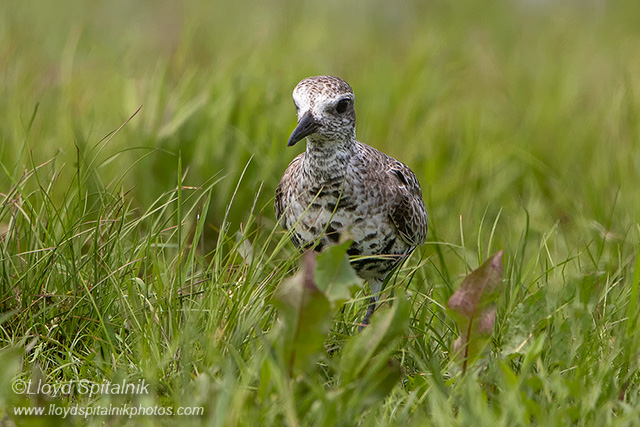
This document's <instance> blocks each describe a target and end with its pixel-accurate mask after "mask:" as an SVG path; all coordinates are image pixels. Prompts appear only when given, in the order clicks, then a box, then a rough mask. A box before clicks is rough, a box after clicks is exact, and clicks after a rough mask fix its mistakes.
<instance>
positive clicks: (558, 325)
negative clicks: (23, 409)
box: [0, 0, 640, 426]
mask: <svg viewBox="0 0 640 427" xmlns="http://www.w3.org/2000/svg"><path fill="white" fill-rule="evenodd" d="M425 3H428V4H422V2H419V1H407V2H400V3H397V2H395V3H388V2H382V1H372V2H367V3H366V4H365V3H364V2H338V1H333V0H331V1H328V2H323V3H321V4H320V3H312V2H310V1H299V2H295V1H293V0H292V1H285V0H278V1H274V2H257V3H256V2H248V1H244V0H241V1H239V2H225V3H222V2H218V3H216V4H210V3H208V2H204V1H190V2H184V3H178V2H170V1H159V2H126V1H111V2H100V3H98V2H94V3H91V4H89V3H88V2H72V1H68V2H62V3H61V2H55V4H54V2H37V1H36V2H18V1H13V0H9V1H6V2H2V4H0V117H1V118H2V119H1V120H0V166H1V167H2V170H1V171H0V193H1V194H0V234H2V237H0V305H1V312H2V314H0V342H1V343H2V344H1V345H2V347H3V348H2V350H0V366H2V367H3V369H2V372H1V373H0V420H2V423H5V424H8V425H14V424H15V425H32V424H31V423H35V422H37V423H39V424H40V425H60V424H61V423H69V424H77V425H83V424H84V423H85V422H86V421H85V419H83V418H81V417H75V418H69V419H66V420H62V419H61V418H59V417H39V418H37V417H17V416H14V415H13V408H14V407H16V406H25V405H26V406H42V405H46V406H48V405H49V404H52V403H53V404H55V405H59V406H62V407H71V406H73V405H75V404H78V405H80V406H83V407H87V406H90V405H94V404H102V405H107V406H108V405H109V404H113V405H121V404H124V403H129V404H131V405H132V406H137V405H143V406H154V405H161V406H164V407H179V406H203V407H204V408H205V414H204V416H202V417H179V418H176V417H134V418H131V419H129V418H127V417H109V418H102V417H90V418H89V419H88V421H89V422H91V423H92V424H97V423H100V422H105V423H106V424H107V425H122V424H125V423H128V424H131V425H155V424H157V423H164V424H167V425H169V424H174V423H176V422H180V423H183V424H184V425H200V424H207V425H236V424H242V425H256V424H263V425H273V424H276V425H280V424H288V425H296V424H301V425H315V424H322V425H334V424H336V425H355V424H360V425H371V424H382V425H425V424H426V425H430V424H432V425H442V426H449V425H505V426H512V425H528V424H536V425H544V426H547V425H567V424H576V425H640V421H639V420H640V395H639V394H640V387H639V385H640V375H639V374H640V371H639V369H640V366H639V362H638V360H639V356H640V334H639V333H638V332H637V331H638V329H639V326H640V325H639V313H640V307H639V305H638V298H639V297H638V287H639V286H640V211H639V210H640V193H639V192H638V183H640V59H639V58H640V27H638V26H637V22H636V21H637V20H636V17H637V16H638V13H639V12H640V10H639V9H640V7H639V6H638V5H639V4H638V3H637V2H634V1H626V2H624V1H622V2H591V3H592V4H586V5H585V4H579V3H578V2H569V4H562V3H567V2H557V3H558V4H556V2H533V1H514V2H508V3H507V2H498V1H488V2H473V1H463V2H453V3H451V2H445V1H436V2H425ZM574 3H575V4H574ZM318 74H334V75H338V76H341V77H343V78H344V79H346V80H347V81H348V82H349V83H350V84H351V85H352V87H353V88H354V90H355V93H356V106H357V112H358V128H357V132H358V139H360V140H361V141H363V142H366V143H368V144H370V145H373V146H375V147H376V148H379V149H381V150H383V151H385V152H387V153H388V154H390V155H393V156H394V157H396V158H398V159H400V160H402V161H404V162H405V163H407V164H408V165H409V166H411V168H412V169H413V170H414V171H415V173H416V175H417V177H418V179H419V180H420V182H421V184H422V188H423V193H424V198H425V202H426V204H427V209H428V211H429V220H430V224H429V234H428V239H427V240H428V241H427V243H426V244H425V245H424V246H423V247H422V248H420V249H419V250H418V251H416V252H415V254H414V256H412V258H411V260H410V261H408V262H407V263H406V264H405V265H404V267H403V268H402V269H401V270H400V271H399V272H398V274H397V276H396V277H395V280H394V282H393V288H392V292H390V293H388V294H387V295H386V296H387V297H388V299H389V301H390V302H389V303H385V304H384V307H383V308H382V310H381V311H380V312H379V313H377V315H376V316H374V319H375V318H376V317H377V318H378V319H379V320H378V323H377V325H376V324H374V325H372V327H371V328H370V329H369V331H367V332H366V333H367V334H368V335H366V336H365V337H364V338H361V336H362V335H359V334H358V333H357V322H358V321H359V320H360V319H361V318H362V316H363V314H364V311H365V309H366V300H365V299H364V295H363V294H362V293H355V294H354V295H353V297H352V298H351V299H349V300H347V301H346V302H345V303H344V304H337V305H336V304H334V305H333V306H332V307H333V308H332V311H331V322H330V327H329V330H328V332H327V333H326V334H325V337H324V348H323V349H322V350H321V351H320V353H318V354H315V358H314V359H313V362H312V363H310V364H308V365H304V366H300V367H298V366H296V368H295V369H294V370H293V371H292V369H291V364H290V363H289V362H288V361H287V359H286V358H284V356H283V355H287V354H289V353H288V352H290V351H291V348H289V347H287V344H286V342H287V341H286V340H285V338H283V337H286V336H288V335H287V334H288V333H289V332H290V331H288V329H287V328H290V327H291V325H288V324H287V323H286V322H282V321H279V320H278V319H283V318H286V317H285V316H282V313H280V315H279V314H278V311H277V310H276V308H275V306H276V305H277V304H276V303H274V300H273V299H272V297H273V295H274V291H275V290H276V288H278V286H279V285H280V284H281V283H283V281H284V280H285V279H286V278H288V277H291V276H292V275H294V274H295V272H296V271H297V268H298V265H299V262H298V255H297V253H296V251H295V249H294V248H293V246H292V245H291V244H290V243H289V242H288V240H287V236H286V234H285V233H284V232H283V231H282V230H280V229H279V228H278V227H277V226H276V224H275V221H274V214H273V208H272V201H273V193H274V190H275V186H276V185H277V183H278V180H279V178H280V176H281V175H282V172H283V171H284V169H285V168H286V166H287V164H288V162H289V161H290V160H291V159H292V158H293V157H294V156H295V155H296V154H297V153H299V152H300V151H301V150H302V149H304V148H303V147H304V144H299V146H296V148H295V149H287V148H286V141H287V138H288V135H289V133H290V132H291V130H292V129H293V127H294V123H295V114H294V108H293V104H292V102H291V95H290V94H291V90H292V89H293V87H294V86H295V84H296V83H297V82H298V81H299V80H301V79H302V78H304V77H307V76H310V75H318ZM140 106H142V108H141V109H140V110H139V111H138V112H137V114H134V113H136V111H137V110H138V109H139V108H140ZM132 115H133V117H132V118H131V116H132ZM130 118H131V119H130ZM129 119H130V120H129ZM499 249H503V250H504V259H503V262H504V278H505V283H504V291H503V294H502V295H501V297H500V301H499V309H498V316H497V319H496V326H495V329H494V333H493V336H492V339H491V342H490V344H489V346H488V348H487V349H486V351H485V354H484V355H483V357H482V358H481V359H480V360H479V361H478V362H477V363H475V364H474V365H473V366H471V367H470V369H469V370H468V371H467V373H466V374H465V375H463V374H462V372H461V369H460V365H459V364H458V363H457V362H456V361H455V360H452V359H451V358H450V349H451V344H452V342H453V341H454V340H455V339H456V337H457V336H458V331H457V330H456V329H455V323H454V322H453V321H452V320H451V319H450V317H449V316H448V314H447V313H446V310H445V306H446V303H447V300H448V298H449V297H450V296H451V294H452V293H453V292H454V290H455V289H457V288H458V287H459V285H460V283H461V281H462V278H463V277H464V276H465V275H466V274H467V273H468V272H469V271H471V270H472V269H474V268H476V267H477V266H478V265H480V264H481V263H482V262H484V261H485V260H486V259H487V258H488V257H489V256H490V255H491V254H492V253H495V252H496V251H498V250H499ZM399 299H401V301H400V300H399ZM405 300H406V301H408V303H409V304H406V305H405V304H403V303H402V301H405ZM385 316H389V317H387V318H388V319H395V320H394V322H396V323H395V324H396V325H397V328H396V329H397V330H396V329H393V328H391V329H384V328H383V327H382V326H381V325H382V323H383V322H382V319H383V318H385ZM374 323H375V322H374ZM376 339H378V340H382V341H375V340H376ZM387 340H388V342H387ZM374 342H382V344H381V345H380V346H375V345H373V343H374ZM368 345H370V347H367V346H368ZM365 355H366V356H365ZM359 360H360V361H361V363H360V364H358V363H357V362H358V361H359ZM356 367H357V369H356ZM354 372H358V373H359V374H360V375H355V373H354ZM16 379H20V380H25V381H26V380H29V379H31V380H32V381H37V380H38V379H45V380H46V381H47V382H49V383H65V382H66V383H68V382H74V381H76V382H77V381H79V380H83V379H84V380H88V381H93V382H96V383H100V382H102V381H106V380H108V381H112V382H121V381H122V380H124V379H126V380H128V381H139V380H141V379H145V381H147V382H148V383H149V384H150V385H151V392H150V393H149V394H148V395H139V396H125V397H123V396H117V395H100V396H93V397H91V398H89V397H88V396H86V395H78V394H72V395H71V396H58V397H48V396H44V395H42V394H40V395H29V396H26V395H19V394H16V393H14V392H12V391H11V385H12V384H13V383H14V382H15V380H16Z"/></svg>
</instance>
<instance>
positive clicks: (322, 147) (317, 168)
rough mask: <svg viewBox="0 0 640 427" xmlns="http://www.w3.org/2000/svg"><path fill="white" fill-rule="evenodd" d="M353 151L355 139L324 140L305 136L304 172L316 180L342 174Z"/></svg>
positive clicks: (344, 172)
mask: <svg viewBox="0 0 640 427" xmlns="http://www.w3.org/2000/svg"><path fill="white" fill-rule="evenodd" d="M354 151H355V139H353V140H351V139H348V140H345V141H324V140H314V139H313V138H307V150H306V152H305V158H304V163H303V169H304V173H305V174H306V175H308V176H309V177H310V178H313V179H316V180H321V181H324V180H329V179H334V178H336V177H340V176H344V175H345V174H346V172H347V166H348V165H349V161H350V160H351V157H353V154H354Z"/></svg>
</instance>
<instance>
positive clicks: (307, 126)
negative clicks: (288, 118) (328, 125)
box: [287, 111, 320, 147]
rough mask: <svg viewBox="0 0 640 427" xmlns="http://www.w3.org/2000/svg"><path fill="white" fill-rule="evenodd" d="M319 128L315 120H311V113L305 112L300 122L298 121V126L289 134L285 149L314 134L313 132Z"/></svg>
mask: <svg viewBox="0 0 640 427" xmlns="http://www.w3.org/2000/svg"><path fill="white" fill-rule="evenodd" d="M319 127H320V124H319V123H318V122H316V120H315V119H314V118H313V115H311V112H310V111H307V112H306V113H304V115H303V116H302V117H301V118H300V121H298V126H296V128H295V129H294V130H293V132H292V133H291V136H290V137H289V142H288V143H287V147H292V146H294V145H295V144H296V142H298V141H300V140H301V139H302V138H305V137H307V136H309V135H311V134H312V133H315V131H316V130H318V128H319Z"/></svg>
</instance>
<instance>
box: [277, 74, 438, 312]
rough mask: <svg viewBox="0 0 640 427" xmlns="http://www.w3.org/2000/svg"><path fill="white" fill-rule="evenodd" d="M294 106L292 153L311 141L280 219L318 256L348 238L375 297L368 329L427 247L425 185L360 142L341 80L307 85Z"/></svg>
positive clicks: (288, 180)
mask: <svg viewBox="0 0 640 427" xmlns="http://www.w3.org/2000/svg"><path fill="white" fill-rule="evenodd" d="M293 102H294V103H295V106H296V110H297V114H298V125H297V126H296V128H295V129H294V131H293V133H292V134H291V136H290V137H289V142H288V144H287V145H288V146H292V145H294V144H295V143H296V142H298V141H300V140H302V139H303V138H305V137H306V138H307V149H306V151H305V152H304V153H302V154H300V155H299V156H297V157H296V158H295V159H293V161H292V162H291V163H290V164H289V167H288V168H287V170H286V171H285V173H284V176H283V177H282V180H281V181H280V184H278V188H277V189H276V196H275V213H276V217H277V218H278V221H279V223H280V224H281V225H282V227H284V228H285V229H287V230H289V229H292V230H291V231H292V232H291V238H292V240H293V243H294V244H295V245H296V246H297V247H298V248H300V249H307V248H309V247H313V248H314V249H315V250H316V251H321V250H322V249H323V248H324V247H326V246H327V245H331V244H336V243H337V242H338V241H339V240H340V236H341V234H342V233H345V232H346V233H348V237H349V238H350V239H352V240H353V243H352V245H351V247H350V248H349V250H348V253H349V255H351V256H352V257H355V259H353V260H352V266H353V267H354V269H355V270H356V272H357V273H358V275H359V276H360V277H362V278H363V279H364V280H366V281H367V282H368V283H369V288H370V289H371V294H372V298H371V302H370V304H369V307H368V309H367V314H366V316H365V318H364V320H363V322H362V323H363V325H365V324H368V323H369V319H370V317H371V315H372V314H373V311H374V310H375V307H376V303H377V301H378V298H379V294H380V291H381V290H382V286H383V284H384V281H385V278H386V277H387V276H388V275H389V273H390V272H391V271H392V270H393V269H394V268H395V267H396V266H397V265H399V264H400V263H401V262H402V261H403V260H405V259H406V258H407V257H408V256H409V254H411V252H412V251H413V250H414V249H415V248H416V247H417V246H419V245H421V244H422V243H424V241H425V238H426V235H427V210H426V208H425V206H424V202H423V200H422V191H421V190H420V184H419V183H418V180H417V179H416V176H415V175H414V173H413V172H412V171H411V169H409V167H408V166H406V165H405V164H404V163H402V162H399V161H398V160H396V159H394V158H392V157H389V156H387V155H386V154H384V153H382V152H380V151H378V150H376V149H375V148H372V147H370V146H368V145H366V144H363V143H362V142H358V141H356V113H355V109H354V94H353V90H352V89H351V86H349V84H348V83H347V82H345V81H344V80H342V79H339V78H337V77H332V76H317V77H309V78H306V79H304V80H302V81H301V82H300V83H298V85H297V86H296V87H295V89H294V90H293Z"/></svg>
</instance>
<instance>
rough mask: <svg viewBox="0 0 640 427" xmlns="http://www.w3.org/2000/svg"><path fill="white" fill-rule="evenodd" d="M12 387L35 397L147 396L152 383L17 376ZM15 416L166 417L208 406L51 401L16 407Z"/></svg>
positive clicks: (191, 413)
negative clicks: (60, 403) (90, 403)
mask: <svg viewBox="0 0 640 427" xmlns="http://www.w3.org/2000/svg"><path fill="white" fill-rule="evenodd" d="M11 388H12V390H13V392H14V393H15V394H20V395H27V396H28V395H32V396H49V397H59V396H71V395H82V396H86V397H89V398H91V397H93V396H98V395H146V394H149V383H147V382H146V381H145V380H144V379H142V380H139V381H134V382H131V381H127V380H123V381H122V382H111V381H103V382H95V381H90V380H85V379H82V380H78V381H66V382H59V383H56V382H52V383H50V382H48V381H45V380H42V379H39V380H31V379H29V380H23V379H15V380H14V381H13V382H12V384H11ZM13 413H14V415H18V416H19V415H31V416H58V417H64V418H66V417H67V416H69V415H71V416H80V417H91V416H127V417H135V416H145V415H147V416H154V415H157V416H163V415H169V416H172V415H177V416H182V415H203V414H204V407H202V406H181V407H173V406H159V405H155V406H143V405H142V404H140V405H131V404H129V403H124V404H121V405H113V404H109V405H100V404H96V405H88V406H81V405H78V404H77V403H76V404H73V405H70V406H59V405H55V404H49V405H48V406H33V407H32V406H14V407H13Z"/></svg>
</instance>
